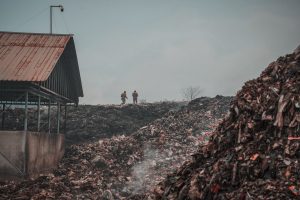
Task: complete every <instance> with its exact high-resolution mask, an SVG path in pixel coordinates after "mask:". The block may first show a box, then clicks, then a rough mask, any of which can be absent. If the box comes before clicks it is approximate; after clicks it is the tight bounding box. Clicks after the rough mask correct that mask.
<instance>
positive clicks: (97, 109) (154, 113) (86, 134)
mask: <svg viewBox="0 0 300 200" xmlns="http://www.w3.org/2000/svg"><path fill="white" fill-rule="evenodd" d="M184 105H186V103H185V102H173V101H164V102H157V103H143V104H139V105H133V104H126V105H78V107H74V106H68V108H67V123H66V129H67V132H66V133H64V117H65V116H64V113H65V107H62V108H61V113H62V114H61V121H60V130H61V132H62V133H64V134H65V140H66V142H67V143H68V144H73V143H80V142H87V141H95V140H97V139H100V138H107V137H112V136H114V135H122V134H124V135H128V134H131V133H133V132H134V131H136V130H138V129H139V128H140V127H142V126H145V125H147V124H149V123H150V122H152V121H154V120H155V119H158V118H161V117H162V116H163V115H164V114H166V113H167V112H168V111H170V110H178V109H180V107H181V106H184ZM56 110H57V108H56V106H51V112H50V113H51V132H52V133H56V128H57V112H56ZM24 117H25V115H24V107H8V108H7V109H6V111H5V118H6V119H5V127H4V129H5V130H7V129H9V130H23V129H24V127H23V126H24V123H22V122H23V121H24ZM28 118H29V120H28V130H29V131H37V107H36V106H32V107H30V108H29V109H28ZM0 121H1V119H0ZM40 129H41V131H45V132H48V107H46V106H42V107H41V127H40Z"/></svg>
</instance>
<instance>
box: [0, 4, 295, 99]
mask: <svg viewBox="0 0 300 200" xmlns="http://www.w3.org/2000/svg"><path fill="white" fill-rule="evenodd" d="M56 4H62V5H63V6H64V7H65V11H64V12H63V13H61V12H60V11H59V9H56V10H54V14H53V16H54V24H53V29H54V32H55V33H73V34H74V39H75V45H76V50H77V56H78V61H79V67H80V72H81V78H82V83H83V89H84V98H81V99H80V103H84V104H111V103H120V102H121V101H120V93H121V92H122V91H124V90H126V91H127V92H128V93H129V96H130V98H129V100H130V102H131V93H132V91H133V90H135V89H136V90H137V91H138V92H139V94H140V98H141V99H145V100H147V101H148V102H153V101H161V100H182V98H183V97H182V94H181V90H182V88H185V87H189V86H199V87H201V88H202V89H203V93H202V95H204V96H215V95H217V94H222V95H235V93H236V92H237V91H238V90H239V89H240V88H241V86H242V85H243V83H244V82H245V81H247V80H249V79H253V78H256V77H257V76H259V74H260V73H261V71H262V70H263V69H264V68H265V67H266V66H267V65H268V64H269V63H270V62H271V61H273V60H275V59H276V58H277V57H278V56H281V55H285V54H287V53H291V52H292V51H293V50H294V49H295V48H296V47H297V46H298V45H299V44H300V1H299V0H281V1H277V0H264V1H262V0H252V1H249V0H236V1H233V0H226V1H224V0H219V1H211V0H207V1H200V0H194V1H189V0H185V1H182V0H157V1H156V0H147V1H143V0H136V1H133V0H119V1H117V0H77V1H76V0H63V1H55V0H51V1H46V0H26V1H25V0H0V31H15V32H43V33H47V32H49V6H50V5H56Z"/></svg>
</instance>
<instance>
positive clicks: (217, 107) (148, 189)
mask: <svg viewBox="0 0 300 200" xmlns="http://www.w3.org/2000/svg"><path fill="white" fill-rule="evenodd" d="M231 100H232V98H231V97H223V96H216V97H215V98H208V97H202V98H199V99H195V100H194V101H192V102H190V103H189V105H187V106H183V107H179V108H178V107H177V109H174V108H171V109H170V111H169V112H167V113H166V114H165V115H164V116H163V117H161V118H159V119H156V120H155V121H153V122H151V123H149V124H147V125H143V126H142V127H140V128H139V129H138V130H137V131H134V132H133V133H132V134H127V135H125V134H123V135H115V136H112V137H108V138H100V139H97V140H95V141H94V142H84V143H74V144H72V145H70V146H68V147H66V152H65V156H64V158H63V159H62V161H61V163H60V165H59V167H58V168H57V169H56V170H55V171H54V172H53V173H52V174H45V175H41V176H40V177H38V178H37V179H32V180H25V181H19V182H17V181H6V182H1V183H0V199H51V198H52V199H110V200H112V199H146V198H153V197H154V196H153V195H152V190H153V188H155V185H156V184H157V183H159V182H161V181H163V180H164V178H165V177H166V175H167V174H169V173H171V172H173V171H174V170H176V168H177V167H180V166H181V165H182V163H184V162H186V161H189V160H190V159H191V158H192V157H191V154H194V153H195V152H196V151H197V146H198V145H199V144H200V143H204V142H205V141H206V138H208V136H209V135H210V134H211V132H212V131H213V129H214V128H216V125H217V124H218V123H219V120H220V119H221V118H223V117H224V116H225V114H226V113H227V112H228V109H229V105H230V102H231ZM138 106H141V105H135V108H136V111H137V112H139V109H140V108H138ZM114 109H115V108H114ZM132 109H134V108H132ZM114 112H115V114H116V115H118V114H119V112H118V110H117V109H116V110H115V111H114ZM110 113H113V111H110ZM94 115H96V113H95V114H94ZM78 116H79V115H78ZM111 119H114V117H111ZM78 121H79V120H78ZM95 129H96V128H95Z"/></svg>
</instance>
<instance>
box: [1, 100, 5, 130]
mask: <svg viewBox="0 0 300 200" xmlns="http://www.w3.org/2000/svg"><path fill="white" fill-rule="evenodd" d="M2 106H3V107H2V129H4V121H5V103H4V104H3V105H2Z"/></svg>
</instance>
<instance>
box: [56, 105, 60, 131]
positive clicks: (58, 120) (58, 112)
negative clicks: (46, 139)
mask: <svg viewBox="0 0 300 200" xmlns="http://www.w3.org/2000/svg"><path fill="white" fill-rule="evenodd" d="M59 123H60V103H59V102H57V134H59Z"/></svg>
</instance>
